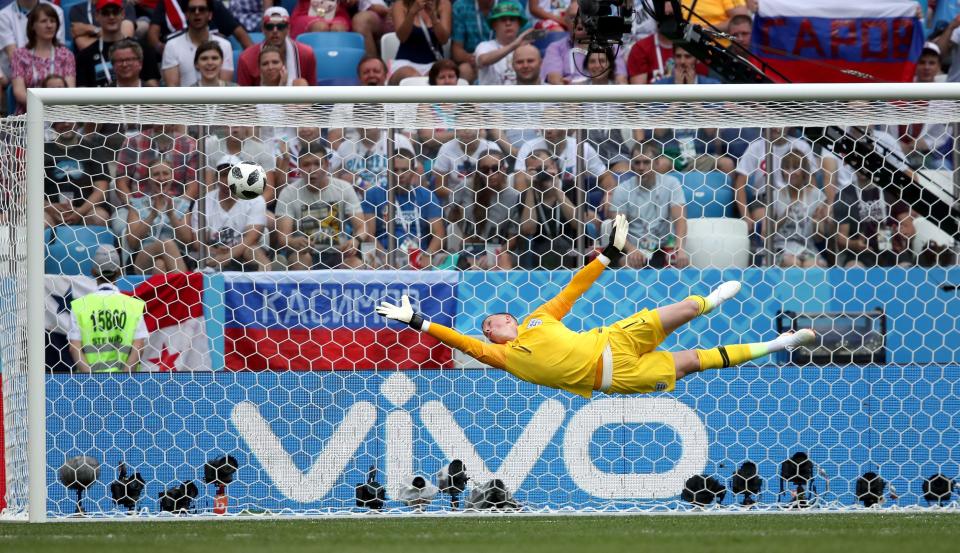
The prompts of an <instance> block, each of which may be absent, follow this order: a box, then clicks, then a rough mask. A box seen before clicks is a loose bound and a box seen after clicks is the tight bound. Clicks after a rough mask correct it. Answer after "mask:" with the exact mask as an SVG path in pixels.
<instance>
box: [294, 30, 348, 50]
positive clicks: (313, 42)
mask: <svg viewBox="0 0 960 553" xmlns="http://www.w3.org/2000/svg"><path fill="white" fill-rule="evenodd" d="M297 42H299V43H301V44H306V45H307V46H309V47H311V48H313V49H314V50H337V49H340V48H359V49H361V50H363V48H364V46H363V35H361V34H360V33H334V32H329V33H303V34H301V35H299V36H298V37H297Z"/></svg>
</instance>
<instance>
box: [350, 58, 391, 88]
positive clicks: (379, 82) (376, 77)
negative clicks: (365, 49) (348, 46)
mask: <svg viewBox="0 0 960 553" xmlns="http://www.w3.org/2000/svg"><path fill="white" fill-rule="evenodd" d="M357 78H358V79H360V84H361V85H363V86H384V85H386V84H387V64H386V62H384V61H383V60H382V59H380V58H379V57H378V56H371V55H366V56H364V57H363V58H362V59H361V60H360V63H358V64H357Z"/></svg>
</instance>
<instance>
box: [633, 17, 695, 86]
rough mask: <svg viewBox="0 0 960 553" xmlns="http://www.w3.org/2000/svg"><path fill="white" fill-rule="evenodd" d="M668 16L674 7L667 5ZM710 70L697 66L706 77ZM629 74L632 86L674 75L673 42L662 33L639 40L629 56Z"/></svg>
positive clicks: (658, 31) (658, 32)
mask: <svg viewBox="0 0 960 553" xmlns="http://www.w3.org/2000/svg"><path fill="white" fill-rule="evenodd" d="M665 8H666V13H667V15H670V14H672V13H673V7H672V6H671V5H670V4H669V3H667V4H666V5H665ZM708 72H709V69H708V68H707V66H706V65H704V64H702V63H698V64H697V73H698V74H700V75H706V74H707V73H708ZM627 73H628V74H629V76H630V84H647V83H652V82H653V81H656V80H658V79H662V78H663V77H667V76H669V75H672V74H673V41H672V40H670V37H668V36H667V35H665V34H663V33H661V32H660V30H659V28H657V29H656V32H655V33H652V34H651V35H649V36H647V37H645V38H641V39H639V40H637V42H636V44H634V45H633V48H631V49H630V54H629V55H628V56H627Z"/></svg>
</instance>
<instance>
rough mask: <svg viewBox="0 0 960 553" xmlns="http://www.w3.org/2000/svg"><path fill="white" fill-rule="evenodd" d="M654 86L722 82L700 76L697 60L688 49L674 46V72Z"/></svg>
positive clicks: (660, 79) (656, 82)
mask: <svg viewBox="0 0 960 553" xmlns="http://www.w3.org/2000/svg"><path fill="white" fill-rule="evenodd" d="M653 84H720V81H718V80H717V79H714V78H712V77H704V76H703V75H700V74H698V73H697V58H695V57H694V56H693V54H691V53H690V52H688V51H687V49H686V48H683V47H682V46H679V45H674V47H673V71H672V72H671V74H670V75H667V76H664V77H660V78H659V79H657V80H655V81H653Z"/></svg>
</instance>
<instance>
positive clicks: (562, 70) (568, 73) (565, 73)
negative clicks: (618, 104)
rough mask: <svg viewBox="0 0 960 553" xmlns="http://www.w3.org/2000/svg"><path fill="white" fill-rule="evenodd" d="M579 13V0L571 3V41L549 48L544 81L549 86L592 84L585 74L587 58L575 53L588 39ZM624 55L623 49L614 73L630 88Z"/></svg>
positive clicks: (543, 68) (559, 42)
mask: <svg viewBox="0 0 960 553" xmlns="http://www.w3.org/2000/svg"><path fill="white" fill-rule="evenodd" d="M579 10H580V7H579V5H578V4H577V2H576V0H571V2H570V6H568V7H567V11H566V16H565V20H566V26H567V28H568V29H570V38H569V39H567V40H556V41H554V42H552V43H550V45H549V46H547V51H546V53H545V54H544V56H543V67H542V69H541V70H540V77H541V79H542V80H543V81H544V82H546V83H548V84H581V83H585V82H586V81H588V80H589V76H588V75H586V74H584V73H585V72H584V70H583V61H584V58H585V57H586V55H585V54H584V53H582V52H580V51H574V49H573V47H574V45H575V44H579V43H580V41H582V40H585V39H586V38H587V32H586V31H585V30H584V28H583V24H582V23H580V22H579V21H577V20H576V18H577V13H579ZM623 55H624V53H623V49H620V51H619V53H618V54H617V62H616V64H615V68H616V69H615V71H614V75H615V76H614V79H615V80H616V81H617V84H627V66H626V64H625V63H624V60H623Z"/></svg>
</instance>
